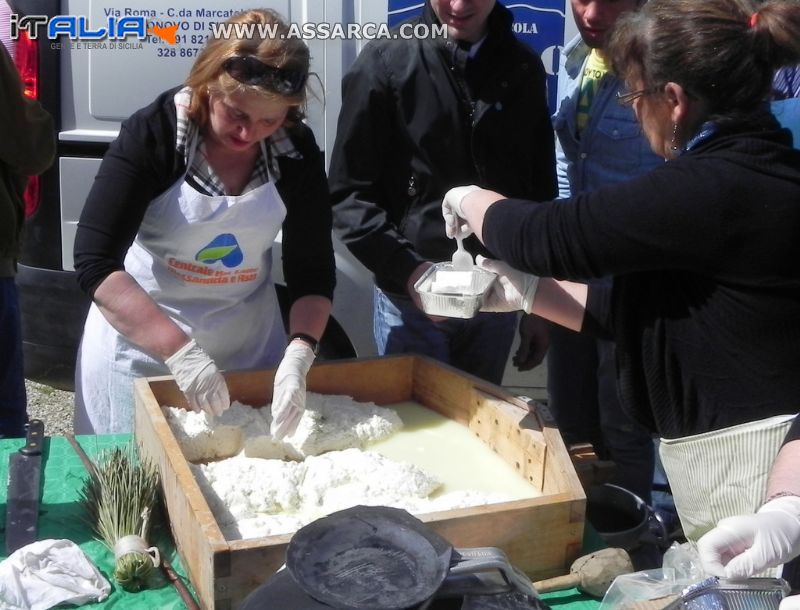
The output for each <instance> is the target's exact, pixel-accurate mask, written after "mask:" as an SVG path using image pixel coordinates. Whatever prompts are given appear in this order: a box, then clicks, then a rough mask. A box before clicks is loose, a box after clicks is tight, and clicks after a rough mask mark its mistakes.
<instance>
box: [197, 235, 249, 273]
mask: <svg viewBox="0 0 800 610" xmlns="http://www.w3.org/2000/svg"><path fill="white" fill-rule="evenodd" d="M194 259H195V260H196V261H197V262H198V263H204V264H206V265H212V264H214V263H216V262H217V261H220V262H221V263H222V264H223V265H225V266H226V267H228V268H229V269H230V268H231V267H237V266H238V265H241V264H242V260H244V255H243V254H242V249H241V248H240V247H239V242H237V241H236V237H235V236H234V235H233V234H231V233H222V234H221V235H217V236H216V237H215V238H214V239H212V240H211V241H210V242H209V244H208V245H207V246H205V247H204V248H201V249H200V251H199V252H198V253H197V254H196V255H195V257H194Z"/></svg>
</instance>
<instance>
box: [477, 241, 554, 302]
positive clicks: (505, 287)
mask: <svg viewBox="0 0 800 610" xmlns="http://www.w3.org/2000/svg"><path fill="white" fill-rule="evenodd" d="M475 262H476V263H477V264H478V267H480V268H481V269H485V270H486V271H491V272H493V273H496V274H497V281H496V282H495V283H494V285H493V286H492V291H491V292H490V293H489V294H488V295H486V299H485V300H484V302H483V306H482V307H481V311H495V312H503V311H520V310H521V311H524V312H525V313H533V300H534V298H535V297H536V289H537V288H538V287H539V277H538V276H536V275H531V274H530V273H524V272H523V271H519V270H517V269H514V268H513V267H512V266H511V265H508V264H506V263H504V262H503V261H498V260H493V259H490V258H484V257H483V256H481V255H480V254H479V255H478V257H477V258H476V259H475Z"/></svg>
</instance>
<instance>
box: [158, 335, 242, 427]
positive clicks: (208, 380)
mask: <svg viewBox="0 0 800 610" xmlns="http://www.w3.org/2000/svg"><path fill="white" fill-rule="evenodd" d="M164 363H165V364H166V365H167V367H168V368H169V370H170V372H171V373H172V376H173V377H174V378H175V383H177V384H178V387H179V388H180V389H181V392H183V394H184V395H185V396H186V400H187V401H188V402H189V406H190V407H191V408H192V409H193V410H194V411H197V412H200V411H205V412H206V413H208V414H209V415H222V412H223V411H225V409H227V408H228V407H230V406H231V397H230V395H229V394H228V385H227V384H226V383H225V378H224V377H223V376H222V373H220V372H219V369H218V368H217V365H216V364H214V361H213V360H212V359H211V357H210V356H209V355H208V354H207V353H206V352H205V351H203V348H201V347H200V346H199V345H197V342H196V341H195V340H194V339H192V340H191V341H189V343H187V344H186V345H184V346H183V347H182V348H180V349H179V350H178V351H177V352H175V353H174V354H172V355H171V356H170V357H169V358H167V359H166V360H165V361H164Z"/></svg>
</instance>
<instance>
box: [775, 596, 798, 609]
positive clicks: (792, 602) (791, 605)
mask: <svg viewBox="0 0 800 610" xmlns="http://www.w3.org/2000/svg"><path fill="white" fill-rule="evenodd" d="M778 610H800V595H792V596H791V597H787V598H786V599H784V600H783V601H782V602H781V605H780V607H779V608H778Z"/></svg>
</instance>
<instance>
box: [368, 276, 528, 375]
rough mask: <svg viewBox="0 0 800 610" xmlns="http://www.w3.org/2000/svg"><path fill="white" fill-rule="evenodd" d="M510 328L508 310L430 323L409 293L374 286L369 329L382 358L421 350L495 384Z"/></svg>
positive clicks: (513, 326)
mask: <svg viewBox="0 0 800 610" xmlns="http://www.w3.org/2000/svg"><path fill="white" fill-rule="evenodd" d="M516 327H517V316H516V314H514V313H478V315H476V316H475V317H474V318H470V319H466V320H462V319H458V318H448V319H446V320H444V321H442V322H433V321H432V320H431V319H430V318H429V317H428V316H427V315H425V313H423V312H422V311H420V310H419V309H417V307H416V305H414V302H413V301H412V300H411V299H410V298H409V297H406V296H401V295H396V294H389V293H385V292H383V291H382V290H381V289H380V288H375V318H374V327H373V332H374V334H375V343H376V344H377V346H378V353H379V354H380V355H382V356H383V355H388V354H411V353H416V354H422V355H426V356H430V357H431V358H435V359H436V360H439V361H441V362H445V363H447V364H450V365H452V366H454V367H456V368H458V369H460V370H462V371H464V372H466V373H470V374H472V375H475V376H477V377H480V378H481V379H484V380H486V381H488V382H490V383H494V384H497V385H500V384H501V383H502V382H503V372H504V371H505V368H506V361H507V360H508V352H509V350H510V349H511V344H512V343H513V341H514V333H515V331H516Z"/></svg>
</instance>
